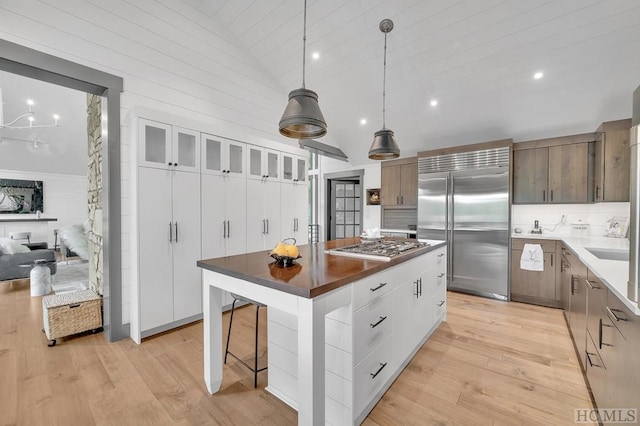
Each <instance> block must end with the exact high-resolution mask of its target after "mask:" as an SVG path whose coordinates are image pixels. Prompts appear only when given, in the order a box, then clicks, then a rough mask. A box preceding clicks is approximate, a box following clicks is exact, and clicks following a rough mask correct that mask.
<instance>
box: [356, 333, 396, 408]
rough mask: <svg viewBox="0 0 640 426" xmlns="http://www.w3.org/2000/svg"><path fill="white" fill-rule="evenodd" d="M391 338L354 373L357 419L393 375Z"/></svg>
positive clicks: (376, 349)
mask: <svg viewBox="0 0 640 426" xmlns="http://www.w3.org/2000/svg"><path fill="white" fill-rule="evenodd" d="M392 364H393V362H392V345H391V336H389V337H387V338H386V339H384V340H383V341H382V343H381V344H380V345H379V346H378V347H377V348H375V349H374V350H373V351H371V353H369V355H367V356H366V357H365V359H363V360H362V361H361V362H360V364H358V365H357V366H356V368H355V371H354V389H356V391H355V392H354V406H355V410H354V412H355V414H356V417H357V416H358V415H359V414H360V413H361V412H362V410H363V409H364V408H365V407H366V406H367V404H368V403H369V402H370V401H371V400H372V399H373V397H374V396H375V395H376V393H378V391H379V390H380V389H382V387H383V386H384V384H385V383H386V382H387V380H389V377H391V374H392V373H393V370H394V366H393V365H392Z"/></svg>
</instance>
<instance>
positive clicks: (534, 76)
mask: <svg viewBox="0 0 640 426" xmlns="http://www.w3.org/2000/svg"><path fill="white" fill-rule="evenodd" d="M542 77H544V74H543V73H541V72H540V71H538V72H537V73H535V74H534V75H533V78H535V79H536V80H540V79H541V78H542Z"/></svg>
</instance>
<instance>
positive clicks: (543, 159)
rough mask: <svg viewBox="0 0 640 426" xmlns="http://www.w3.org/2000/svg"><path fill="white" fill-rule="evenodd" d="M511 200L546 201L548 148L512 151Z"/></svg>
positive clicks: (515, 201) (525, 201)
mask: <svg viewBox="0 0 640 426" xmlns="http://www.w3.org/2000/svg"><path fill="white" fill-rule="evenodd" d="M513 164H514V166H513V202H514V203H545V202H547V179H548V176H549V148H546V147H545V148H532V149H523V150H519V151H514V152H513Z"/></svg>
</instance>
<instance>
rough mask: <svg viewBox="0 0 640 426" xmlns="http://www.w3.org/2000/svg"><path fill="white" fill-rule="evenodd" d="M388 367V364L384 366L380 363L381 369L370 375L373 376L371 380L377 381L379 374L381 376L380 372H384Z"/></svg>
mask: <svg viewBox="0 0 640 426" xmlns="http://www.w3.org/2000/svg"><path fill="white" fill-rule="evenodd" d="M386 366H387V363H386V362H385V363H384V364H383V363H380V368H378V371H376V372H375V373H369V374H371V379H372V380H373V379H375V378H376V376H377V375H378V374H380V372H381V371H382V370H383V369H384V368H385V367H386Z"/></svg>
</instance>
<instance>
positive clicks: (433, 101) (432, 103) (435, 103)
mask: <svg viewBox="0 0 640 426" xmlns="http://www.w3.org/2000/svg"><path fill="white" fill-rule="evenodd" d="M430 104H431V106H436V105H438V100H437V99H432V100H431V102H430Z"/></svg>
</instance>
